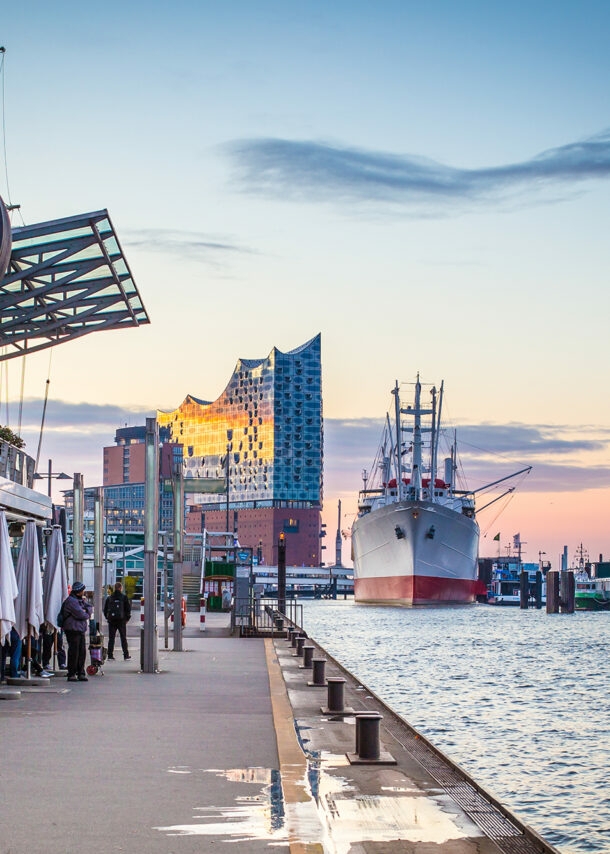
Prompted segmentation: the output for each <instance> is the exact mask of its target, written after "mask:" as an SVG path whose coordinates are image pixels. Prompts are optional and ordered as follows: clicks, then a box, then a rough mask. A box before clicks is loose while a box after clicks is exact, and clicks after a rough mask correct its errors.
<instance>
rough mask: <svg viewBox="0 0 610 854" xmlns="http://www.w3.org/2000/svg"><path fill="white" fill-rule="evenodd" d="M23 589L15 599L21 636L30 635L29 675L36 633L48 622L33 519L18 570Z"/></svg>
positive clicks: (16, 615) (16, 616) (22, 548)
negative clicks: (33, 640)
mask: <svg viewBox="0 0 610 854" xmlns="http://www.w3.org/2000/svg"><path fill="white" fill-rule="evenodd" d="M15 577H16V579H17V587H18V588H19V593H18V594H17V599H16V601H15V628H16V629H17V631H18V633H19V637H20V638H22V639H23V638H27V662H28V668H27V676H28V679H29V678H30V670H31V664H32V651H31V649H32V635H33V636H34V637H35V638H37V637H38V632H39V629H40V627H41V625H42V624H43V622H44V610H43V607H42V577H41V574H40V553H39V551H38V538H37V536H36V524H35V522H33V521H32V520H31V519H30V520H28V521H27V522H26V523H25V532H24V534H23V541H22V543H21V550H20V552H19V557H18V558H17V569H16V570H15Z"/></svg>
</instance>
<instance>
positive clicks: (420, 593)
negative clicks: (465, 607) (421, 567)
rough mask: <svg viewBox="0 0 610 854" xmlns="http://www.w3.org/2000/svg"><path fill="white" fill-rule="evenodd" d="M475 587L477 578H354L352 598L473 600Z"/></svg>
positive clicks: (413, 602) (408, 601)
mask: <svg viewBox="0 0 610 854" xmlns="http://www.w3.org/2000/svg"><path fill="white" fill-rule="evenodd" d="M478 588H479V582H478V581H475V580H469V579H465V578H431V577H427V576H425V575H419V576H415V577H414V576H412V575H408V576H405V575H388V576H384V577H381V578H355V579H354V599H355V600H356V602H404V603H406V604H411V605H433V604H434V603H435V602H474V600H475V596H476V594H477V592H478Z"/></svg>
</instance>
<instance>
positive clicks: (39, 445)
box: [34, 348, 53, 471]
mask: <svg viewBox="0 0 610 854" xmlns="http://www.w3.org/2000/svg"><path fill="white" fill-rule="evenodd" d="M52 361H53V348H51V350H50V351H49V371H48V373H47V381H46V383H45V388H44V404H43V406H42V418H41V419H40V436H39V437H38V450H37V451H36V465H35V467H34V471H38V463H39V461H40V449H41V448H42V434H43V431H44V420H45V416H46V414H47V401H48V399H49V386H50V384H51V362H52Z"/></svg>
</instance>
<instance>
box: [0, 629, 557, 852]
mask: <svg viewBox="0 0 610 854" xmlns="http://www.w3.org/2000/svg"><path fill="white" fill-rule="evenodd" d="M198 618H199V615H198V614H189V626H188V627H187V628H186V630H185V634H184V641H183V646H184V651H183V652H176V653H174V652H173V651H172V649H171V647H172V638H171V635H170V640H169V647H170V648H169V649H168V650H166V649H165V648H164V642H163V638H161V640H160V646H159V671H160V672H159V673H158V674H143V673H140V672H138V671H139V660H140V657H139V626H138V624H137V623H134V625H133V626H131V627H130V635H131V637H130V651H131V655H132V660H131V661H123V660H122V657H121V658H120V659H117V660H116V661H113V662H106V663H105V665H104V667H103V672H104V675H102V673H98V674H97V675H95V676H91V677H90V679H89V682H86V683H67V682H66V680H65V678H63V677H60V676H55V677H53V678H52V679H51V680H49V682H50V684H48V685H44V686H42V687H38V686H34V687H32V688H27V689H23V690H22V692H21V698H20V699H18V700H16V701H12V702H0V730H1V743H2V753H1V759H0V797H1V799H2V806H3V810H2V812H3V819H2V825H3V828H2V832H1V833H0V854H32V852H34V854H36V852H45V854H73V852H74V854H77V852H78V854H82V852H104V853H105V852H116V851H125V852H132V854H144V852H146V854H157V852H159V854H191V852H207V851H219V850H223V849H224V848H225V847H226V846H229V848H228V849H227V850H231V849H230V846H231V845H236V844H237V845H239V846H240V849H241V850H245V851H248V852H255V854H256V852H259V851H269V850H273V851H277V852H282V851H291V852H293V854H301V852H303V854H307V852H312V854H313V852H320V854H321V852H324V854H348V852H349V853H350V854H393V853H394V852H398V851H400V852H409V854H432V852H438V854H442V852H451V854H475V852H478V854H487V852H490V854H491V852H498V851H506V852H514V854H530V852H535V851H547V852H548V851H551V850H552V849H551V848H550V846H549V847H547V848H545V847H544V845H543V844H541V845H539V846H536V845H535V844H534V843H533V842H532V839H530V838H529V837H526V836H524V834H523V830H522V828H521V827H519V826H518V825H515V824H514V823H512V822H511V821H510V820H508V819H507V818H506V816H504V815H502V814H501V813H499V812H498V811H497V810H496V808H495V807H494V805H493V804H490V803H489V801H488V800H485V799H483V798H482V797H481V794H480V793H479V792H478V791H477V790H476V789H475V788H474V787H473V786H471V785H465V784H464V780H463V779H462V778H461V777H459V775H457V776H456V772H455V769H452V768H451V766H447V765H446V763H444V761H442V757H439V756H437V755H436V754H434V752H433V751H430V750H429V748H428V746H427V745H426V744H425V743H424V741H421V739H419V738H418V736H417V735H416V734H414V732H413V731H412V730H410V729H409V728H405V727H404V725H403V724H402V722H401V721H400V719H398V718H396V717H395V716H393V715H391V714H389V713H388V710H386V709H385V708H384V707H383V706H382V705H380V704H379V701H378V700H377V698H375V697H374V696H373V695H371V694H370V692H368V691H367V690H366V689H365V688H364V686H361V685H359V684H358V683H357V681H355V680H353V679H352V678H351V677H349V674H345V673H344V671H342V669H341V668H340V666H339V665H338V663H336V662H333V661H332V660H328V661H327V667H326V675H327V676H329V675H331V676H334V677H336V678H337V677H345V679H346V683H345V700H346V703H345V706H346V707H347V706H350V707H353V708H354V709H355V710H363V709H368V710H369V711H380V710H381V714H382V716H383V720H382V721H381V729H380V739H381V745H380V747H381V754H382V756H383V757H385V758H386V759H387V756H389V757H390V758H391V760H392V762H393V763H395V764H378V763H372V764H368V763H365V764H357V761H356V762H354V759H355V757H354V751H355V731H356V726H355V723H354V718H353V716H343V715H330V714H323V713H322V709H323V708H324V707H325V706H326V705H327V704H328V698H327V694H328V690H327V688H326V687H312V686H310V685H309V684H308V682H310V681H311V678H312V671H311V670H310V669H306V668H303V659H302V658H300V657H298V656H296V655H295V649H294V648H292V647H291V646H290V644H289V643H288V642H287V641H286V640H285V639H283V638H279V637H276V638H275V639H265V640H262V639H257V638H247V639H240V638H237V637H230V636H228V630H227V620H228V618H227V616H226V615H222V614H208V616H207V621H206V632H205V633H201V632H199V631H198ZM162 629H163V627H162V621H161V625H160V633H161V634H162ZM309 643H310V642H309V641H308V642H307V644H308V645H309ZM316 655H317V656H318V657H320V656H321V655H322V652H321V651H320V650H319V649H318V650H317V651H316ZM335 708H336V706H333V709H335ZM418 751H419V752H418ZM350 754H351V759H352V761H351V762H350V758H348V757H349V755H350ZM356 760H357V754H356ZM435 762H436V763H440V764H438V767H437V766H435ZM452 771H453V773H454V777H452V776H451V773H452ZM443 775H445V776H444V777H443ZM439 780H440V781H439Z"/></svg>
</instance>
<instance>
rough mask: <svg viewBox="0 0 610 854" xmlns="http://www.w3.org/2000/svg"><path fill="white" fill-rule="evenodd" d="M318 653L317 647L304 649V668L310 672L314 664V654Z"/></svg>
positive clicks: (305, 647)
mask: <svg viewBox="0 0 610 854" xmlns="http://www.w3.org/2000/svg"><path fill="white" fill-rule="evenodd" d="M315 651H316V648H315V646H304V647H303V668H304V669H306V670H310V669H311V667H312V663H313V654H314V652H315Z"/></svg>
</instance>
